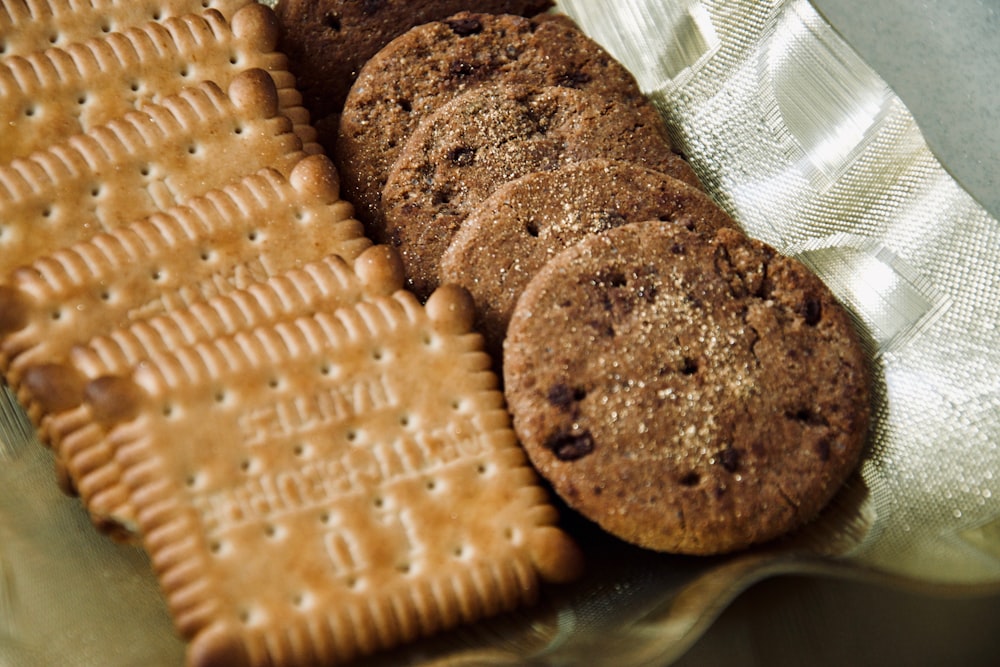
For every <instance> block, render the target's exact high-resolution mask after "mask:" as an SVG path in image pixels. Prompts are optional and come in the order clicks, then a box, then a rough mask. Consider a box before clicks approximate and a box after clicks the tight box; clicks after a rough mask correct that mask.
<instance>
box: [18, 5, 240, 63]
mask: <svg viewBox="0 0 1000 667" xmlns="http://www.w3.org/2000/svg"><path fill="white" fill-rule="evenodd" d="M251 1H252V0H127V1H124V2H123V1H122V0H88V1H87V2H77V1H75V0H0V56H23V55H27V54H29V53H33V52H35V51H40V50H42V49H44V48H48V47H51V46H60V47H61V46H65V45H67V44H71V43H73V42H80V41H84V40H87V39H90V38H91V37H96V36H98V35H101V34H106V33H109V32H112V31H121V30H125V29H127V28H130V27H133V26H137V25H142V24H143V23H147V22H149V21H162V20H165V19H168V18H171V17H174V16H182V15H184V14H192V13H195V12H201V11H204V10H206V9H214V10H216V11H218V12H220V13H222V15H223V16H225V17H226V18H227V19H228V18H231V17H232V16H233V15H234V14H235V13H236V12H237V11H238V10H239V9H241V8H242V7H245V6H246V5H248V4H250V2H251Z"/></svg>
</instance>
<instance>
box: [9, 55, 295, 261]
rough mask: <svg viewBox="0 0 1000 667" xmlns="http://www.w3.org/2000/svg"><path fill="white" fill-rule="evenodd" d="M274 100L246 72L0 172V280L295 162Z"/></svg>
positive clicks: (271, 88) (258, 76) (269, 83)
mask: <svg viewBox="0 0 1000 667" xmlns="http://www.w3.org/2000/svg"><path fill="white" fill-rule="evenodd" d="M305 155H306V153H305V152H304V151H303V149H302V142H301V140H300V139H299V137H298V136H296V135H295V134H294V132H293V128H292V124H291V121H289V120H288V119H287V118H286V117H284V116H282V115H281V114H280V113H279V110H278V100H277V90H276V87H275V84H274V82H273V80H272V79H271V77H270V76H269V75H268V74H267V73H266V72H264V71H263V70H259V69H254V70H247V71H245V72H242V73H241V74H239V75H238V76H237V77H236V78H235V79H234V80H233V81H232V83H231V84H230V85H229V88H228V92H225V91H223V90H222V89H220V88H219V87H218V86H216V85H215V84H214V83H211V82H206V83H202V84H199V85H197V86H195V87H192V88H187V89H185V90H183V91H182V92H180V93H178V94H177V95H174V96H171V97H169V98H167V99H165V100H164V101H163V102H162V103H161V104H156V105H153V104H150V105H147V106H146V107H145V108H144V109H143V110H141V111H134V112H130V113H128V114H126V115H125V116H122V117H120V118H117V119H115V120H113V121H111V122H109V123H108V124H106V125H102V126H100V127H98V128H96V129H94V130H93V131H91V132H90V133H88V134H84V135H76V136H73V137H71V138H70V139H68V140H66V141H63V142H60V143H57V144H54V145H53V146H51V147H49V148H47V149H46V150H44V151H40V152H36V153H33V154H32V155H31V156H29V157H27V158H22V159H18V160H14V161H13V162H11V163H10V164H8V165H3V166H0V276H4V275H7V274H8V273H9V272H10V271H11V270H12V269H13V268H15V267H16V266H18V265H22V264H26V263H28V262H31V261H32V260H34V259H35V258H37V257H40V256H42V255H44V254H47V253H49V252H52V251H53V250H55V249H56V248H59V247H61V246H65V245H69V244H71V243H74V242H76V241H79V240H82V239H85V238H88V237H90V236H93V235H94V234H95V233H97V232H100V231H107V230H111V229H113V228H115V227H117V226H119V225H122V224H125V223H129V222H131V221H133V220H137V219H139V218H142V217H144V216H147V215H151V214H153V213H155V212H157V211H163V210H166V209H168V208H170V207H172V206H175V205H177V204H180V203H183V202H184V201H185V200H187V199H189V198H191V197H196V196H198V195H201V194H203V193H205V192H207V191H209V190H212V189H215V188H219V187H223V186H225V185H226V184H227V183H231V182H233V181H235V180H238V179H239V178H241V177H243V176H245V175H247V174H251V173H254V172H255V171H257V170H259V169H263V168H272V169H275V170H276V171H277V172H279V173H280V174H282V175H285V176H287V175H288V174H289V173H290V171H291V169H292V168H293V167H294V166H295V165H296V164H297V163H298V162H299V161H301V160H302V158H303V157H305Z"/></svg>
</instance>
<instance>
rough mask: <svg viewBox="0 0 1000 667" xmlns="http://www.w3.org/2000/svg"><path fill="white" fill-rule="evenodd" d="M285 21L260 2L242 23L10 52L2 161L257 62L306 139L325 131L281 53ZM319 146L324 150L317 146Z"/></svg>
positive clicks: (5, 64)
mask: <svg viewBox="0 0 1000 667" xmlns="http://www.w3.org/2000/svg"><path fill="white" fill-rule="evenodd" d="M277 35H278V25H277V22H276V19H275V17H274V14H273V13H272V12H271V11H270V10H268V9H267V8H266V7H264V6H262V5H260V4H258V3H251V4H250V5H248V6H247V7H244V8H243V9H240V10H239V11H238V12H237V13H236V14H235V15H234V17H233V19H232V23H231V24H230V23H227V22H226V20H225V19H224V18H223V17H222V15H221V14H219V13H218V12H216V11H207V12H204V13H201V14H188V15H184V16H179V17H175V18H171V19H167V20H164V21H150V22H149V23H146V24H144V25H142V26H137V27H132V28H129V29H127V30H124V31H122V32H112V33H109V34H102V35H101V36H100V37H95V38H93V39H89V40H87V41H84V42H76V43H72V44H69V45H67V46H65V47H64V48H50V49H46V50H44V51H36V52H34V53H31V54H28V55H25V56H23V57H22V56H10V57H6V58H2V59H0V162H4V163H6V162H10V161H11V160H13V159H15V158H18V157H24V156H26V155H29V154H30V153H31V152H33V151H35V150H40V149H42V148H45V147H46V146H47V145H49V144H51V143H53V142H56V141H60V140H62V139H66V138H68V137H70V136H72V135H74V134H79V133H84V132H88V131H90V130H91V129H92V128H95V127H98V126H100V125H102V124H105V123H107V122H109V121H111V120H113V119H115V118H117V117H119V116H121V115H124V114H125V113H126V112H128V111H132V110H134V109H137V108H141V107H142V106H143V105H144V104H146V103H150V102H152V103H157V102H160V101H162V100H163V99H165V98H167V97H168V96H170V95H173V94H176V93H178V92H180V91H181V90H182V89H183V88H186V87H190V86H192V85H196V84H197V83H201V82H204V81H211V82H213V83H215V84H216V85H218V86H219V87H220V88H223V89H225V88H227V87H228V86H229V83H230V82H231V81H232V79H233V78H234V77H235V76H236V75H237V74H239V73H240V72H242V71H244V70H247V69H254V68H259V69H263V70H266V71H268V72H270V73H272V76H274V77H275V80H276V86H277V87H278V90H279V108H280V109H281V112H282V113H283V114H284V115H286V116H288V117H289V118H290V119H292V120H293V122H295V124H296V132H297V133H299V134H300V135H302V137H303V140H304V143H311V142H312V141H313V140H314V138H315V131H314V130H312V128H311V126H309V124H308V114H307V113H306V112H305V109H304V108H303V107H302V106H301V95H300V94H299V93H298V92H297V91H296V89H295V87H294V81H292V80H291V78H290V75H289V74H288V71H287V70H288V62H287V58H286V57H285V56H284V55H283V54H281V53H279V52H277V51H275V45H276V43H277V39H278V37H277ZM312 152H316V151H315V150H314V151H312Z"/></svg>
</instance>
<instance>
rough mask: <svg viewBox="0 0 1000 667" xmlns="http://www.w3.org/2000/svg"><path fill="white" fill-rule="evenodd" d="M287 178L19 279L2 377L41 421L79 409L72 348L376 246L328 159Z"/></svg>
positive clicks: (224, 195)
mask: <svg viewBox="0 0 1000 667" xmlns="http://www.w3.org/2000/svg"><path fill="white" fill-rule="evenodd" d="M290 172H291V173H290V176H289V177H288V178H287V179H285V178H284V177H282V176H281V174H280V173H278V172H277V171H274V170H271V169H265V170H262V171H261V172H259V173H257V174H255V175H253V176H251V177H248V178H245V179H242V180H240V181H239V182H237V183H235V184H233V185H230V186H228V187H226V188H223V189H221V190H214V191H211V192H209V193H207V194H206V195H204V196H203V197H198V198H195V199H192V200H189V201H188V203H187V205H185V206H181V207H177V208H174V209H170V210H168V211H167V212H164V213H158V214H155V215H153V216H150V217H149V218H146V219H143V220H140V221H138V222H135V223H133V224H130V225H126V226H123V227H119V228H118V229H115V230H113V231H111V232H108V233H102V234H98V235H96V236H94V237H93V238H91V239H88V240H87V241H82V242H80V243H77V244H74V245H72V246H68V247H65V248H62V249H60V250H58V251H57V252H55V253H53V254H52V255H49V256H45V257H42V258H39V259H38V260H36V261H35V262H34V263H32V264H31V265H29V266H27V267H24V268H21V269H19V270H17V271H15V272H14V273H13V274H12V276H11V280H10V282H8V283H7V284H6V285H4V286H3V288H2V290H0V304H2V309H4V310H8V311H9V312H18V313H19V314H20V316H19V318H18V319H19V321H17V322H7V324H8V329H6V330H4V331H2V332H0V334H3V337H2V339H0V370H2V371H3V373H4V374H5V376H6V379H7V381H8V383H9V384H10V385H11V387H12V388H13V389H14V390H15V391H16V393H17V395H18V398H19V400H20V401H21V402H22V405H24V407H25V409H26V410H27V411H28V415H29V417H31V419H32V420H33V422H34V423H35V424H36V425H39V424H41V419H42V417H43V416H44V415H45V414H53V413H55V412H58V411H61V410H62V409H65V408H67V407H71V406H72V405H74V404H76V403H78V402H79V397H78V396H77V400H76V401H75V402H74V401H73V400H72V395H73V394H74V392H76V391H78V387H77V386H76V385H77V383H76V382H74V381H72V376H73V373H72V372H70V371H68V370H67V369H65V368H64V367H63V365H64V364H65V362H66V361H67V355H68V353H69V351H70V349H71V348H72V347H73V346H74V345H77V344H81V343H85V342H86V341H88V340H89V339H91V338H93V337H94V336H98V335H101V334H107V333H109V332H111V331H113V330H114V329H116V328H118V327H121V326H125V325H127V324H129V323H131V322H135V321H139V320H143V319H147V318H150V317H153V316H155V315H159V314H162V313H166V312H170V311H173V310H178V309H182V308H185V307H187V306H190V305H191V304H193V303H196V302H198V301H201V300H204V299H206V298H210V297H212V296H215V295H217V294H226V293H228V292H231V291H234V290H237V289H245V288H247V287H249V286H250V285H252V284H254V283H258V282H262V281H264V280H267V279H268V278H269V277H271V276H275V275H278V274H280V273H282V272H284V271H287V270H289V269H292V268H295V267H297V266H300V265H301V263H303V262H310V261H316V260H318V259H320V258H322V257H325V256H327V255H329V254H339V255H341V256H343V257H345V258H346V259H348V260H353V259H354V258H355V257H357V255H358V254H360V253H361V252H362V251H363V250H364V249H366V248H367V247H369V246H370V245H371V242H370V241H369V240H368V239H367V238H365V237H364V235H363V230H362V228H361V225H360V223H359V222H358V221H356V220H355V219H354V218H353V217H352V213H353V209H352V207H351V206H350V204H348V203H346V202H344V201H343V200H341V199H340V198H339V196H338V190H337V180H336V172H335V170H334V167H333V164H332V163H331V162H330V160H329V159H327V158H326V157H324V156H320V155H314V156H310V157H307V158H305V159H303V160H301V161H300V162H299V164H298V165H296V166H295V168H293V169H291V170H290ZM11 325H19V326H11Z"/></svg>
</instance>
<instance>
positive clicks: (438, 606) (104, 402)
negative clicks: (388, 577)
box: [87, 286, 582, 667]
mask: <svg viewBox="0 0 1000 667" xmlns="http://www.w3.org/2000/svg"><path fill="white" fill-rule="evenodd" d="M472 308H473V305H472V302H471V298H470V297H469V296H468V294H467V293H465V292H464V290H461V289H460V288H452V287H449V286H446V287H442V288H440V289H439V290H438V292H435V293H434V294H433V295H432V296H431V298H430V300H429V301H428V303H427V305H426V307H422V306H421V305H420V304H419V303H418V302H417V300H416V298H415V297H414V296H413V295H412V294H410V293H409V292H405V291H400V292H397V293H395V294H394V295H393V296H391V297H384V298H381V299H379V300H377V301H376V302H365V303H362V304H360V305H359V307H358V308H356V309H341V310H339V311H337V312H335V313H319V314H317V315H315V316H313V317H306V318H300V319H298V320H295V321H294V322H291V323H288V324H285V325H281V326H277V327H268V328H264V329H260V330H255V331H253V332H249V333H245V334H239V335H237V336H235V337H233V338H232V339H231V340H230V341H229V343H230V344H229V345H224V346H223V347H224V348H225V350H224V351H222V350H221V349H220V348H218V347H217V348H216V350H215V351H214V352H213V351H211V350H209V349H208V347H206V346H195V347H194V348H190V349H187V350H182V351H178V352H177V353H176V354H174V355H170V356H169V357H166V356H165V357H161V358H159V359H157V360H155V361H154V362H153V363H151V364H148V365H143V366H142V367H141V368H139V369H137V370H136V371H135V372H134V373H133V374H132V375H131V376H130V377H127V378H126V377H117V378H104V379H102V380H101V382H102V383H103V387H102V388H101V391H98V392H92V394H91V401H90V402H89V403H88V404H87V406H88V409H90V410H91V411H92V415H93V417H95V418H96V420H97V421H98V422H100V423H102V424H104V426H105V427H106V428H107V429H108V432H107V437H106V444H107V446H108V447H110V448H111V450H112V452H113V455H114V456H115V458H116V460H117V461H118V462H119V463H120V464H121V466H122V469H123V472H122V476H123V479H124V481H125V483H126V484H127V487H128V494H129V496H130V497H131V499H132V501H133V502H134V503H135V505H136V507H137V510H138V511H137V514H136V526H137V528H138V529H139V531H140V532H141V534H142V540H143V545H144V547H145V548H146V550H147V552H148V553H149V554H150V558H151V562H152V565H153V568H154V570H155V572H156V574H157V576H158V579H159V581H160V584H161V588H162V590H163V593H164V595H165V597H166V600H167V603H168V607H169V609H170V612H171V614H172V616H173V618H174V622H175V625H176V627H177V630H178V632H179V634H180V635H181V636H182V637H183V638H184V639H185V640H187V641H188V642H189V647H188V662H189V664H191V665H204V666H205V667H208V666H209V665H217V664H227V665H243V664H245V665H263V664H286V663H292V664H297V662H314V661H319V662H322V663H325V662H332V663H336V662H340V661H345V660H349V659H351V658H354V657H357V656H359V655H361V654H367V653H372V652H375V651H378V650H381V649H386V648H390V647H391V646H394V645H396V644H399V643H401V642H405V641H408V640H411V639H414V638H416V637H418V636H421V635H426V634H430V633H433V632H436V631H439V630H443V629H445V628H448V627H453V626H455V625H458V624H461V623H468V622H473V621H475V620H478V619H480V618H482V617H484V616H487V615H491V614H494V613H498V612H501V611H504V610H508V609H511V608H513V607H514V606H516V605H518V604H523V603H530V602H533V601H534V600H535V599H536V597H537V593H538V591H537V584H538V583H539V581H540V580H541V581H555V582H562V581H568V580H571V579H573V578H575V577H576V576H578V575H579V573H580V569H581V567H582V561H581V556H580V552H579V550H578V548H577V546H576V545H575V543H573V542H572V540H571V538H569V537H568V535H566V534H565V533H564V532H562V530H561V529H559V528H558V527H557V525H556V522H557V518H558V517H557V513H556V510H555V508H554V507H553V506H552V505H551V504H550V503H549V498H548V494H547V493H546V492H545V491H544V490H543V489H542V487H541V486H539V484H538V477H537V475H536V474H535V472H534V470H533V469H532V468H531V467H530V465H529V463H528V461H527V457H526V456H525V454H524V452H523V451H522V450H521V449H520V447H519V445H518V444H517V441H516V438H515V437H514V435H513V430H512V429H511V428H510V420H509V415H508V414H507V412H506V410H505V409H504V405H503V397H502V394H501V393H500V392H499V390H498V389H497V378H496V376H495V375H494V374H493V372H492V370H491V368H490V367H491V362H490V359H489V357H488V355H486V354H485V352H483V350H482V339H481V337H480V336H479V335H478V334H474V333H471V332H470V331H469V328H468V327H469V326H470V325H471V323H472ZM399 326H406V327H414V326H415V327H417V328H422V329H423V330H425V334H424V336H425V339H424V343H425V344H426V345H434V344H436V343H435V340H434V339H435V338H436V337H449V338H451V341H449V342H453V343H455V346H456V348H457V349H458V350H460V352H459V353H458V354H457V355H456V357H455V360H454V363H455V364H461V365H463V366H465V367H466V369H467V370H468V372H469V374H470V376H471V377H473V378H474V382H473V384H474V386H475V387H476V389H475V390H474V391H472V392H471V393H470V394H467V395H466V398H467V399H469V400H471V401H472V402H474V403H475V404H476V405H477V413H478V416H477V419H476V423H477V425H478V427H479V428H480V429H482V431H483V433H484V436H485V438H486V439H487V440H488V441H489V443H490V445H489V446H490V447H491V448H492V452H493V454H492V456H494V458H493V460H495V461H502V462H503V465H504V466H505V473H507V474H505V477H504V483H505V484H506V485H512V484H513V485H515V486H516V490H514V492H513V493H511V494H510V496H509V502H510V503H512V504H516V505H517V506H518V507H521V508H524V510H523V512H521V513H520V514H519V516H522V517H524V518H523V520H524V521H525V524H524V525H529V526H530V530H529V532H530V535H527V536H525V538H524V542H523V547H522V548H521V550H520V551H519V552H518V553H519V556H518V557H517V558H510V559H508V558H506V557H505V558H504V559H503V560H502V561H501V560H500V559H497V558H494V559H493V561H492V562H486V563H477V564H475V566H474V567H473V566H470V567H463V568H455V569H454V571H452V570H451V568H449V571H447V572H444V571H441V572H438V571H435V572H433V573H431V576H429V577H428V578H427V580H422V581H414V582H413V585H412V586H409V587H407V588H400V587H398V586H396V587H391V589H390V591H389V592H386V593H385V594H384V595H379V596H374V597H371V598H370V599H363V598H356V599H353V600H345V601H344V604H343V605H340V604H337V605H334V606H333V607H326V608H323V609H322V610H319V609H316V610H313V612H304V613H303V614H294V615H289V616H283V617H282V619H281V622H280V623H278V624H271V625H270V627H267V626H265V625H261V624H259V623H253V622H250V619H249V618H248V617H246V616H243V615H242V613H240V614H237V613H236V612H235V611H234V610H233V609H232V608H229V607H227V605H229V602H228V601H227V600H225V599H224V597H223V594H222V589H221V588H219V587H220V586H221V584H220V583H219V582H218V581H215V580H214V579H213V573H212V570H211V568H210V561H211V558H212V545H211V544H209V542H208V538H207V536H206V535H205V534H204V532H203V526H202V524H201V520H200V518H199V516H198V514H197V511H196V509H195V508H194V506H193V505H192V504H190V503H185V501H184V500H183V498H184V495H183V493H182V490H183V486H184V484H185V482H184V480H182V479H176V478H172V476H171V472H170V471H171V470H172V469H171V467H170V466H169V465H168V464H167V462H166V460H165V459H164V457H166V456H170V452H169V448H163V447H158V446H157V443H156V441H155V438H156V437H157V436H156V435H155V433H156V431H155V429H151V428H150V426H151V424H152V423H154V422H155V415H157V414H159V412H160V409H161V400H163V398H162V397H163V396H164V395H167V396H169V395H170V387H172V386H180V387H188V386H190V385H191V384H192V383H200V382H206V381H211V380H212V378H213V377H215V376H217V375H218V370H219V365H222V366H228V367H229V368H230V369H233V368H238V367H241V366H240V364H241V363H243V361H246V360H247V359H249V358H250V356H252V355H254V354H259V353H260V350H263V351H264V353H265V354H267V355H269V356H270V355H273V354H275V353H278V354H285V355H292V356H294V355H297V354H308V352H304V350H307V349H310V348H311V346H312V343H313V342H315V341H316V340H322V341H325V344H327V345H330V346H332V347H334V348H335V347H336V346H337V344H338V343H344V342H350V341H352V340H353V341H356V340H357V339H358V337H361V336H367V337H377V336H379V335H380V334H383V333H386V332H388V331H389V330H391V329H393V328H394V327H399ZM371 339H372V340H377V338H371ZM438 342H440V341H438ZM255 350H256V352H255ZM241 359H242V360H243V361H241ZM279 361H280V358H279ZM164 449H167V450H168V451H163V450H164ZM174 477H176V474H174ZM497 483H499V482H497ZM486 521H489V518H487V519H486ZM365 597H366V598H367V597H368V596H365ZM230 606H231V605H230ZM386 623H388V624H389V625H388V626H386V625H385V624H386ZM386 627H391V628H393V630H390V631H386V630H385V628H386ZM387 632H388V636H387V634H386V633H387Z"/></svg>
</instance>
